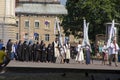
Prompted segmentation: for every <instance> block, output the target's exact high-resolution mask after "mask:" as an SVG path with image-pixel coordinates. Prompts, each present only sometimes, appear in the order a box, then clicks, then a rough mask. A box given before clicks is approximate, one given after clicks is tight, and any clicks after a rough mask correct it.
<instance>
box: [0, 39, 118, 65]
mask: <svg viewBox="0 0 120 80" xmlns="http://www.w3.org/2000/svg"><path fill="white" fill-rule="evenodd" d="M3 45H4V44H3V43H2V42H0V49H1V50H0V66H3V64H4V66H6V65H7V64H8V63H9V62H10V60H17V61H26V62H29V61H32V62H44V63H46V62H47V63H56V61H57V60H59V62H60V63H62V64H63V63H70V59H71V53H72V52H73V49H72V48H71V45H70V43H69V42H67V43H64V44H63V45H60V44H59V41H58V39H57V38H56V39H55V41H53V42H52V43H50V44H48V45H47V46H46V44H45V43H44V41H43V40H42V41H41V42H32V41H29V42H28V41H24V42H23V41H19V42H15V43H13V42H12V40H11V39H9V40H8V42H7V44H6V46H3ZM5 48H6V49H5ZM74 50H75V51H76V52H77V54H75V61H76V62H78V63H83V64H87V65H88V64H90V62H91V61H90V60H91V52H92V49H91V46H90V45H88V44H86V45H84V46H83V45H82V41H79V43H78V44H77V46H75V49H74ZM118 51H119V46H118V44H117V43H116V40H113V42H112V43H111V45H110V46H109V47H108V46H107V44H106V42H105V43H104V45H103V46H102V47H101V48H100V49H98V52H99V53H101V56H102V64H106V62H107V61H108V62H109V65H111V64H112V61H113V58H114V62H115V66H116V67H117V66H118V63H117V62H118V57H117V56H118ZM4 57H6V60H4V59H5V58H4Z"/></svg>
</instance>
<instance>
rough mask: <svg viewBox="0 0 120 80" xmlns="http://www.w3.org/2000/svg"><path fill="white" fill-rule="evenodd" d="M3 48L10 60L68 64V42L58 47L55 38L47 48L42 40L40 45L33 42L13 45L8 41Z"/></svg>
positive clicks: (20, 42)
mask: <svg viewBox="0 0 120 80" xmlns="http://www.w3.org/2000/svg"><path fill="white" fill-rule="evenodd" d="M1 45H3V44H1ZM5 48H6V54H7V55H8V56H9V59H10V60H17V61H26V62H29V61H33V62H45V63H46V62H48V63H56V61H59V62H60V63H65V62H66V63H69V59H70V44H69V42H67V43H66V44H63V45H62V46H60V45H59V41H58V39H57V38H56V39H55V41H53V42H52V43H50V44H48V45H47V46H46V44H45V43H44V41H43V40H42V41H41V42H40V43H39V42H33V41H29V42H28V41H24V42H22V41H19V42H15V43H13V41H12V40H11V39H9V40H8V42H7V44H6V46H5ZM1 49H2V47H1Z"/></svg>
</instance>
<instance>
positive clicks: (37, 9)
mask: <svg viewBox="0 0 120 80" xmlns="http://www.w3.org/2000/svg"><path fill="white" fill-rule="evenodd" d="M15 12H16V13H30V14H55V15H62V14H67V9H66V8H65V6H64V5H60V4H33V3H29V4H22V5H21V6H18V7H16V9H15Z"/></svg>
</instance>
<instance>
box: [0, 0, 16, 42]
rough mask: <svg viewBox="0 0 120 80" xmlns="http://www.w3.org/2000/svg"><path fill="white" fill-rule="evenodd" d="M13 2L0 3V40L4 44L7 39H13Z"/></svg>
mask: <svg viewBox="0 0 120 80" xmlns="http://www.w3.org/2000/svg"><path fill="white" fill-rule="evenodd" d="M15 26H16V18H15V0H1V1H0V39H2V40H3V42H4V43H6V42H7V41H8V39H15V37H16V35H15V34H14V33H15Z"/></svg>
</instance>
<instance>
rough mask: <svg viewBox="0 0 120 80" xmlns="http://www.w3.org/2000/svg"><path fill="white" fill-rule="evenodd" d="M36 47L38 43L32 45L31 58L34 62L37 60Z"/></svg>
mask: <svg viewBox="0 0 120 80" xmlns="http://www.w3.org/2000/svg"><path fill="white" fill-rule="evenodd" d="M35 49H36V43H34V44H33V45H32V52H31V59H32V61H33V62H34V61H35V58H36V50H35Z"/></svg>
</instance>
